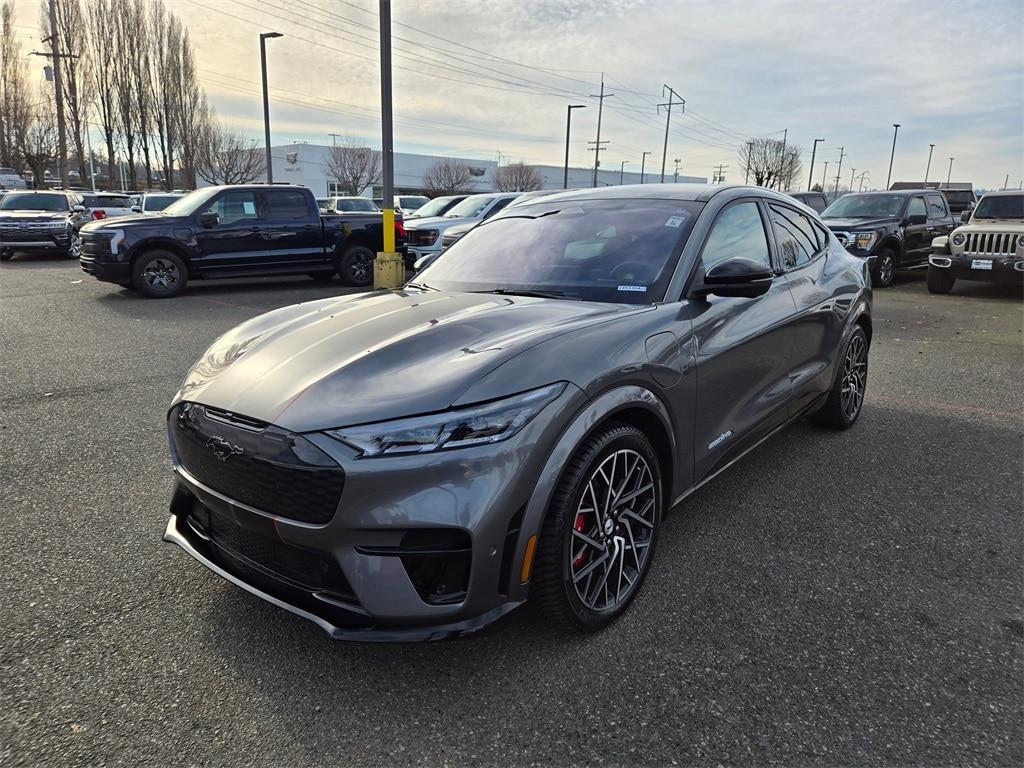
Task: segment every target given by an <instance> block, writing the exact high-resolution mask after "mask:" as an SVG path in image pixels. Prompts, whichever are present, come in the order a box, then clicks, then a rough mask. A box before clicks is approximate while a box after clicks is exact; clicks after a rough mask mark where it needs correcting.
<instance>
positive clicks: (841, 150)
mask: <svg viewBox="0 0 1024 768" xmlns="http://www.w3.org/2000/svg"><path fill="white" fill-rule="evenodd" d="M845 153H846V147H840V148H839V168H838V169H837V170H836V191H835V194H837V195H838V194H839V174H841V173H842V172H843V156H844V155H845Z"/></svg>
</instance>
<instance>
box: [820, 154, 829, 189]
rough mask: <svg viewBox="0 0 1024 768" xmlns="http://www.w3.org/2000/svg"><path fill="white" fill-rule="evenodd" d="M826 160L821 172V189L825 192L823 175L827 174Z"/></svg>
mask: <svg viewBox="0 0 1024 768" xmlns="http://www.w3.org/2000/svg"><path fill="white" fill-rule="evenodd" d="M828 162H829V161H828V160H826V161H825V170H824V171H822V172H821V191H822V192H825V177H826V176H827V175H828Z"/></svg>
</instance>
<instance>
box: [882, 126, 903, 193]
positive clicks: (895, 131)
mask: <svg viewBox="0 0 1024 768" xmlns="http://www.w3.org/2000/svg"><path fill="white" fill-rule="evenodd" d="M892 127H893V132H892V154H890V155H889V175H888V176H886V178H885V188H886V189H888V188H889V185H890V184H891V183H892V161H893V159H894V158H895V157H896V134H898V133H899V132H900V124H899V123H893V124H892Z"/></svg>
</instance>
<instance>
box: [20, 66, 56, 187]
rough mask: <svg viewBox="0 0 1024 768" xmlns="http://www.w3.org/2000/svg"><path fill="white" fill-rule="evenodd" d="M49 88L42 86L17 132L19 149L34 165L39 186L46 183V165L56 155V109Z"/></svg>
mask: <svg viewBox="0 0 1024 768" xmlns="http://www.w3.org/2000/svg"><path fill="white" fill-rule="evenodd" d="M48 91H49V88H47V87H46V86H42V87H41V88H40V90H39V92H38V93H37V94H36V103H35V104H33V105H32V109H31V110H30V111H29V113H28V118H29V119H28V120H27V121H26V122H24V123H23V125H22V127H21V129H20V130H19V134H18V149H19V152H20V153H21V156H22V157H23V158H24V161H25V164H26V165H28V166H29V168H31V169H32V176H33V179H34V181H35V186H36V187H37V188H38V187H39V186H40V185H41V184H43V183H44V182H43V180H44V179H45V177H46V167H47V166H48V165H50V164H51V163H53V161H54V160H56V159H57V109H56V106H55V104H54V100H53V98H52V97H51V95H50V94H49V92H48Z"/></svg>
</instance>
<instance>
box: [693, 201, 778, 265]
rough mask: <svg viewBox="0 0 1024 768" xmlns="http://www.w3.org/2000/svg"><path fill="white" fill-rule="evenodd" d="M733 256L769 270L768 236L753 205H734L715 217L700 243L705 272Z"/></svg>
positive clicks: (747, 203) (759, 214)
mask: <svg viewBox="0 0 1024 768" xmlns="http://www.w3.org/2000/svg"><path fill="white" fill-rule="evenodd" d="M735 257H738V258H741V259H750V260H751V261H756V262H757V263H758V264H763V265H764V266H766V267H769V268H771V255H770V253H769V250H768V236H767V235H766V234H765V231H764V223H763V222H762V221H761V213H760V211H758V208H757V203H753V202H744V203H734V204H733V205H730V206H729V207H727V208H726V209H725V210H724V211H722V213H721V214H719V216H718V219H717V220H716V221H715V223H714V225H712V227H711V234H709V235H708V239H707V242H705V243H704V250H703V251H702V252H701V263H702V265H703V267H704V271H705V272H707V271H708V270H709V269H711V268H712V267H713V266H715V264H718V263H719V262H720V261H725V260H726V259H731V258H735Z"/></svg>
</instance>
